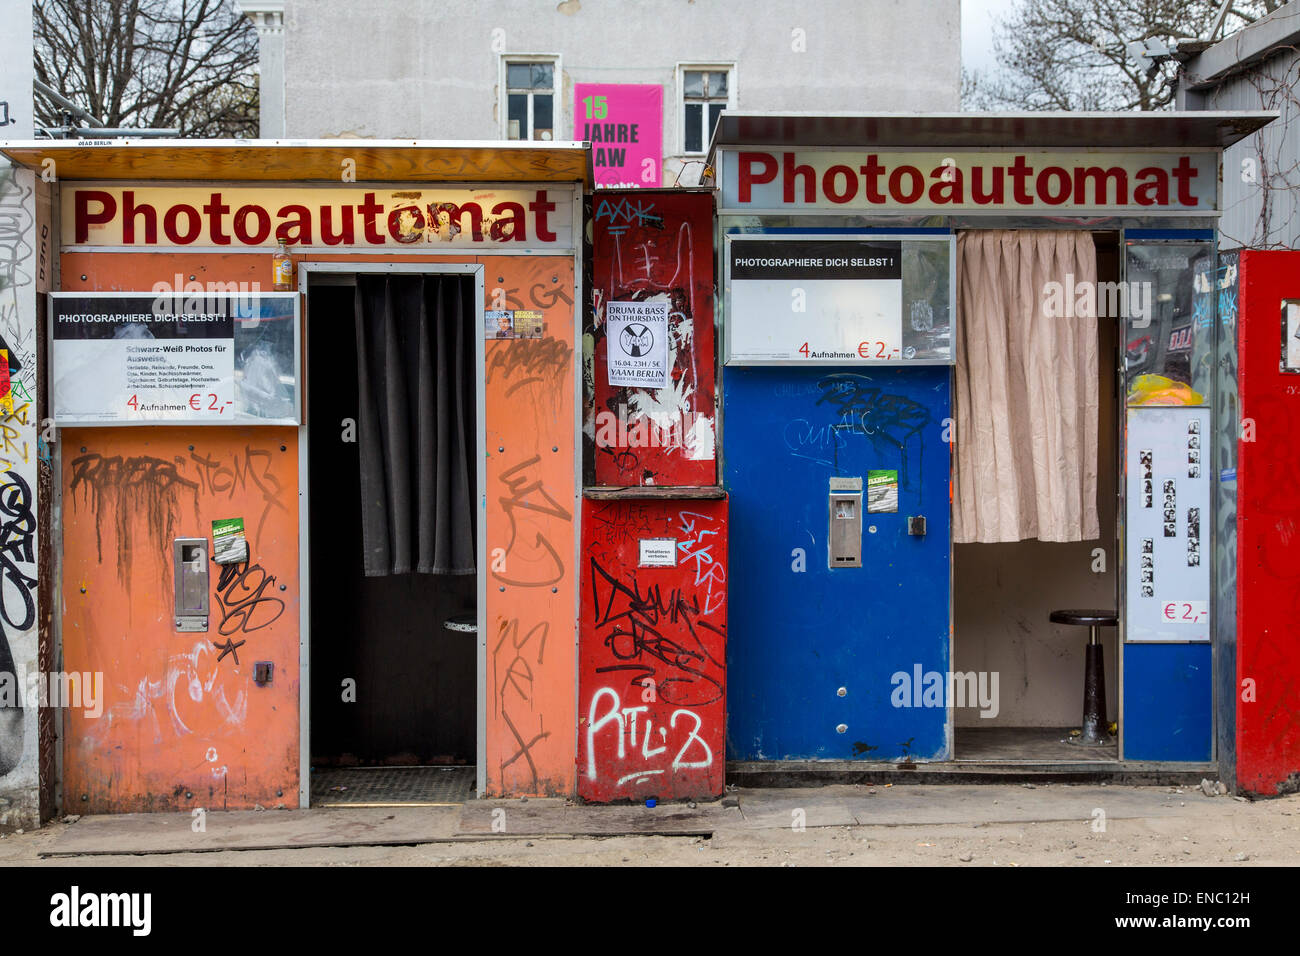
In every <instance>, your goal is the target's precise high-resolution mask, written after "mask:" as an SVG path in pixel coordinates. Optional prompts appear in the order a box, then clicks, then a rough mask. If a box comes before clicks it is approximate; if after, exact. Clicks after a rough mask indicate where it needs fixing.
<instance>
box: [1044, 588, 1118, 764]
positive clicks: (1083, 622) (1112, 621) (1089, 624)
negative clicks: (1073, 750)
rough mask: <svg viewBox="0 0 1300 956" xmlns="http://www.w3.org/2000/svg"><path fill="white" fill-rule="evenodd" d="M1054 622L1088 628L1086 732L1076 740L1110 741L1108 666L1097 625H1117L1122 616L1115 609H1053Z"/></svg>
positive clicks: (1087, 742)
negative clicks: (1107, 718) (1107, 712)
mask: <svg viewBox="0 0 1300 956" xmlns="http://www.w3.org/2000/svg"><path fill="white" fill-rule="evenodd" d="M1048 617H1049V619H1050V620H1051V622H1052V623H1053V624H1073V625H1075V626H1078V627H1086V628H1088V656H1087V661H1086V663H1085V664H1084V669H1083V731H1082V733H1080V735H1079V738H1078V740H1077V743H1080V744H1089V745H1097V744H1108V743H1110V734H1108V733H1107V732H1106V669H1105V666H1104V665H1103V662H1102V654H1101V642H1100V641H1099V640H1097V628H1099V627H1116V626H1118V625H1119V618H1118V617H1117V616H1116V614H1115V612H1114V611H1102V610H1097V609H1095V608H1089V609H1087V610H1078V609H1072V610H1066V611H1053V612H1052V613H1051V614H1050V615H1049V616H1048Z"/></svg>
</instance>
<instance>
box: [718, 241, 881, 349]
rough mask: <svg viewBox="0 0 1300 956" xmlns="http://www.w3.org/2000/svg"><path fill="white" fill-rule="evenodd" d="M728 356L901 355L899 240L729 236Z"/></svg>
mask: <svg viewBox="0 0 1300 956" xmlns="http://www.w3.org/2000/svg"><path fill="white" fill-rule="evenodd" d="M727 266H728V276H727V293H728V298H727V303H728V304H727V322H728V344H727V356H728V358H727V361H728V362H729V363H732V364H744V363H746V362H760V363H762V362H792V363H794V364H798V363H800V362H803V361H807V362H828V363H838V364H858V363H862V362H892V361H900V360H902V359H903V358H904V354H903V255H902V243H901V242H899V241H891V240H886V239H872V240H842V239H743V240H740V239H735V240H732V241H730V242H728V243H727Z"/></svg>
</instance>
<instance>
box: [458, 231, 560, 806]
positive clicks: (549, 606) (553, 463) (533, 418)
mask: <svg viewBox="0 0 1300 956" xmlns="http://www.w3.org/2000/svg"><path fill="white" fill-rule="evenodd" d="M479 261H480V262H482V263H484V265H485V267H486V270H485V275H484V279H485V295H486V302H487V308H489V309H493V308H506V309H532V310H538V311H541V312H543V313H544V315H545V319H544V321H545V323H546V324H545V328H544V334H543V337H542V338H540V339H506V340H489V341H488V343H487V355H486V358H487V395H486V402H487V409H486V414H487V418H486V430H487V448H486V449H484V451H485V453H486V456H487V547H488V567H487V569H486V570H487V633H486V641H487V684H488V687H487V698H488V699H487V715H486V719H487V768H486V769H487V784H488V785H487V793H488V794H491V795H497V794H511V795H524V794H526V795H534V794H571V793H573V792H574V789H575V786H576V779H575V776H574V760H575V756H576V752H577V751H576V741H577V736H576V730H575V727H576V724H575V720H576V717H575V696H576V683H575V681H576V673H577V672H576V646H575V640H576V638H575V633H576V631H575V628H576V621H577V608H576V600H577V598H576V588H575V574H576V571H577V569H576V568H575V567H574V548H575V537H574V535H575V532H576V528H577V522H578V516H577V497H576V492H577V481H578V477H577V475H576V474H575V468H574V449H575V444H574V443H575V440H576V437H577V436H576V434H575V431H576V430H575V426H574V415H575V408H574V391H575V382H574V374H575V366H574V364H573V363H574V361H575V356H574V354H573V336H574V328H573V299H574V294H573V293H574V289H573V282H574V274H573V260H572V259H571V258H561V257H535V258H534V257H529V258H514V257H511V258H509V259H506V258H503V257H496V256H494V257H487V256H485V257H483V258H482V259H480V260H479Z"/></svg>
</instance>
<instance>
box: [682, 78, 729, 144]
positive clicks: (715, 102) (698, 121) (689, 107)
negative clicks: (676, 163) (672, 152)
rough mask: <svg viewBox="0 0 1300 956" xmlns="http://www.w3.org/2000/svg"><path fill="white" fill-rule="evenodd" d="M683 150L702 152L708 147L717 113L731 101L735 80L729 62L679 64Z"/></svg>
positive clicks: (716, 123) (716, 122) (715, 123)
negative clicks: (686, 65) (693, 65)
mask: <svg viewBox="0 0 1300 956" xmlns="http://www.w3.org/2000/svg"><path fill="white" fill-rule="evenodd" d="M679 76H680V85H681V91H682V112H681V117H682V152H684V153H703V152H704V151H705V150H706V149H708V148H709V140H710V139H711V138H712V137H713V129H714V127H715V126H717V125H718V117H719V116H720V115H722V111H723V110H725V109H726V108H727V107H728V106H730V105H732V104H734V102H735V100H734V96H735V89H734V86H735V83H734V82H733V79H732V69H731V67H728V66H701V67H682V68H681V69H680V71H679Z"/></svg>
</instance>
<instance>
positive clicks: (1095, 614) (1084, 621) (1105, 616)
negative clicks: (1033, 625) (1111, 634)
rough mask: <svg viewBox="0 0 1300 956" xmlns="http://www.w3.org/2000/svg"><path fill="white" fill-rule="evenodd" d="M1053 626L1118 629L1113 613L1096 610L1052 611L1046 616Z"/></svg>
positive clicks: (1117, 618)
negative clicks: (1071, 625)
mask: <svg viewBox="0 0 1300 956" xmlns="http://www.w3.org/2000/svg"><path fill="white" fill-rule="evenodd" d="M1048 619H1049V620H1050V621H1051V622H1052V623H1053V624H1076V625H1079V626H1081V627H1118V626H1119V616H1118V615H1116V613H1115V612H1114V611H1105V610H1101V609H1098V608H1086V609H1079V608H1071V609H1068V610H1061V611H1053V612H1052V613H1051V614H1049V615H1048Z"/></svg>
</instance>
